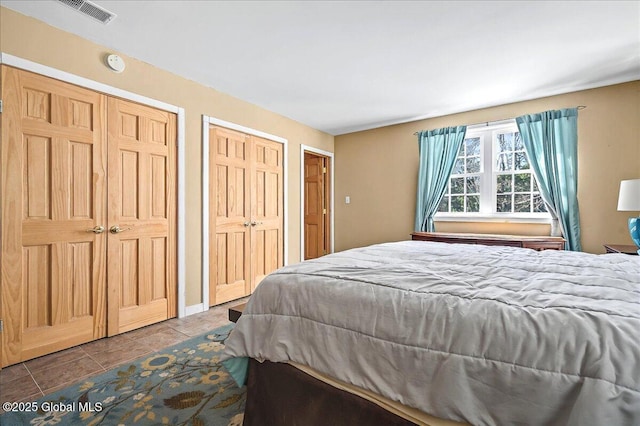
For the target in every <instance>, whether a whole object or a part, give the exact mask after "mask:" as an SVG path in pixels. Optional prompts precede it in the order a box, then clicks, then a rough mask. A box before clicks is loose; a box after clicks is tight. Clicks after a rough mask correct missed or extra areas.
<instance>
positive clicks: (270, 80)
mask: <svg viewBox="0 0 640 426" xmlns="http://www.w3.org/2000/svg"><path fill="white" fill-rule="evenodd" d="M94 3H95V4H97V5H99V6H101V7H103V8H105V9H107V10H109V11H111V12H113V13H115V14H117V15H118V16H117V18H116V19H115V20H113V21H112V22H111V23H109V24H108V25H103V24H101V23H99V22H96V21H94V20H92V19H90V18H88V17H86V16H84V15H82V14H79V13H77V12H75V11H73V10H72V9H70V8H68V7H65V6H63V5H61V4H59V3H58V2H56V1H54V0H47V1H41V0H40V1H25V0H22V1H7V0H0V4H1V5H2V6H5V7H8V8H10V9H13V10H16V11H18V12H20V13H23V14H26V15H29V16H33V17H35V18H37V19H39V20H42V21H44V22H46V23H48V24H50V25H53V26H55V27H58V28H61V29H63V30H65V31H69V32H71V33H75V34H78V35H80V36H81V37H84V38H86V39H89V40H91V41H94V42H96V43H98V44H101V45H104V46H107V47H108V48H110V49H113V50H114V51H119V52H122V53H124V54H126V55H129V56H133V57H136V58H139V59H141V60H143V61H145V62H148V63H151V64H153V65H155V66H157V67H159V68H163V69H165V70H168V71H171V72H173V73H175V74H178V75H181V76H183V77H186V78H189V79H192V80H195V81H198V82H200V83H202V84H204V85H206V86H210V87H212V88H215V89H217V90H219V91H221V92H225V93H228V94H230V95H232V96H235V97H237V98H240V99H243V100H246V101H248V102H251V103H253V104H256V105H259V106H262V107H264V108H266V109H269V110H271V111H274V112H277V113H279V114H282V115H284V116H287V117H290V118H292V119H294V120H297V121H299V122H302V123H304V124H307V125H309V126H311V127H314V128H316V129H320V130H323V131H325V132H327V133H330V134H333V135H337V134H343V133H348V132H352V131H357V130H363V129H369V128H374V127H380V126H383V125H387V124H393V123H400V122H406V121H412V120H415V119H419V118H427V117H435V116H440V115H445V114H450V113H456V112H461V111H469V110H473V109H478V108H483V107H487V106H493V105H500V104H505V103H510V102H515V101H521V100H526V99H533V98H539V97H543V96H549V95H555V94H560V93H566V92H572V91H575V90H581V89H586V88H592V87H599V86H605V85H609V84H615V83H620V82H625V81H631V80H638V79H640V1H626V2H622V1H602V2H600V1H562V2H561V1H553V2H552V1H549V2H546V1H512V2H508V1H468V2H466V1H442V2H440V1H413V2H403V1H389V2H387V1H317V2H309V1H262V2H244V1H107V0H96V1H95V2H94ZM125 72H126V71H125Z"/></svg>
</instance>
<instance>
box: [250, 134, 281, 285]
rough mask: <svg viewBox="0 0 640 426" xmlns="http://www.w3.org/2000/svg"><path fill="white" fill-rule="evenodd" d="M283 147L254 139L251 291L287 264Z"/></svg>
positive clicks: (252, 142)
mask: <svg viewBox="0 0 640 426" xmlns="http://www.w3.org/2000/svg"><path fill="white" fill-rule="evenodd" d="M282 153H283V145H282V144H281V143H278V142H274V141H271V140H268V139H263V138H259V137H255V136H252V137H251V291H252V292H253V290H255V288H256V286H257V285H258V284H260V281H262V279H263V278H264V277H265V276H266V275H267V274H269V273H271V272H273V271H275V270H276V269H278V268H279V267H281V266H282V265H283V264H284V255H283V252H284V245H283V244H284V243H283V242H284V237H283V228H284V225H283V220H284V212H283V209H284V202H283V196H284V188H283V183H284V178H283V170H284V168H283V163H282V162H283V154H282Z"/></svg>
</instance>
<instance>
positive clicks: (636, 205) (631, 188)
mask: <svg viewBox="0 0 640 426" xmlns="http://www.w3.org/2000/svg"><path fill="white" fill-rule="evenodd" d="M618 211H625V212H629V211H631V212H634V211H635V212H638V211H640V179H630V180H623V181H622V182H620V195H619V196H618ZM629 233H630V234H631V239H632V240H633V242H634V243H635V245H636V247H638V254H640V217H631V218H629Z"/></svg>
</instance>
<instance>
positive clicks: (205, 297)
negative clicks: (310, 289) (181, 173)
mask: <svg viewBox="0 0 640 426" xmlns="http://www.w3.org/2000/svg"><path fill="white" fill-rule="evenodd" d="M211 124H213V125H215V126H220V127H225V128H227V129H231V130H237V131H239V132H242V133H246V134H248V135H253V136H258V137H260V138H264V139H269V140H271V141H274V142H278V143H281V144H282V145H283V153H282V169H283V178H282V179H283V181H284V183H283V188H282V189H283V191H284V194H283V199H282V202H283V204H284V205H283V206H282V207H283V215H284V218H283V225H282V226H283V229H282V238H283V243H284V250H283V257H284V259H282V262H283V264H284V265H286V264H287V259H288V257H289V244H288V242H287V237H288V235H287V234H288V232H287V230H288V213H287V212H288V210H289V207H288V201H287V198H288V197H287V192H288V191H287V182H288V180H289V178H288V176H287V163H288V161H287V152H288V141H287V140H286V139H285V138H281V137H280V136H275V135H271V134H269V133H265V132H261V131H260V130H255V129H252V128H250V127H245V126H242V125H240V124H236V123H232V122H230V121H224V120H221V119H219V118H214V117H209V116H207V115H203V116H202V306H197V305H196V306H189V310H190V311H191V310H193V313H196V312H202V311H206V310H207V309H209V286H210V283H209V243H210V241H209V231H210V229H209V168H210V164H209V125H211Z"/></svg>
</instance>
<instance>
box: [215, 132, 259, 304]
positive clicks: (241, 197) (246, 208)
mask: <svg viewBox="0 0 640 426" xmlns="http://www.w3.org/2000/svg"><path fill="white" fill-rule="evenodd" d="M250 142H251V139H250V137H249V136H247V135H245V134H244V133H240V132H235V131H232V130H229V129H225V128H221V127H216V126H211V127H210V129H209V144H210V149H209V164H211V168H210V172H209V200H210V204H211V208H210V209H209V211H210V214H209V230H210V231H209V245H210V248H209V265H210V269H209V283H210V285H209V302H210V304H211V305H217V304H220V303H224V302H228V301H230V300H234V299H238V298H240V297H243V296H247V295H249V294H250V293H251V283H250V268H251V265H250V256H251V251H250V237H251V233H250V222H251V207H250V205H251V198H250V188H249V181H250V174H249V164H250V154H251V150H250Z"/></svg>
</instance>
